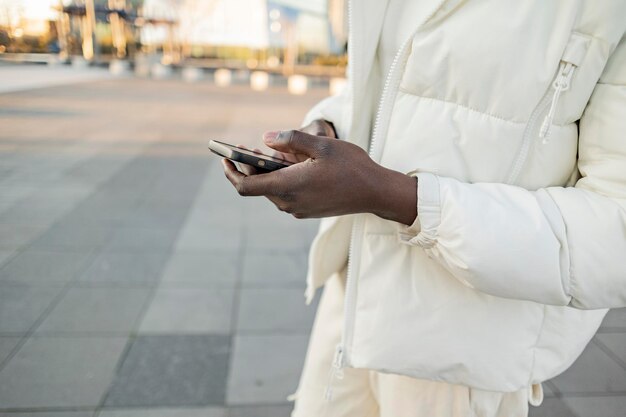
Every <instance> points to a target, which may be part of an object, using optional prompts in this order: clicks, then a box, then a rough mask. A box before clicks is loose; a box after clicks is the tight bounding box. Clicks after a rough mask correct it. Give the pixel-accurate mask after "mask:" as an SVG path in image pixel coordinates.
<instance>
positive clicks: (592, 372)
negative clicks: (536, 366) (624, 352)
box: [552, 343, 626, 395]
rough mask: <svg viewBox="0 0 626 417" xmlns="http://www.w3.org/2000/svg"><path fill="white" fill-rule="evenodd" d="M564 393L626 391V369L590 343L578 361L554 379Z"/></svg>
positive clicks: (557, 386)
mask: <svg viewBox="0 0 626 417" xmlns="http://www.w3.org/2000/svg"><path fill="white" fill-rule="evenodd" d="M552 382H553V383H554V385H555V386H556V388H557V389H558V390H559V391H560V392H561V393H563V394H565V395H568V394H576V393H603V392H622V393H624V392H626V370H625V369H623V368H622V367H621V366H620V365H619V364H618V363H617V362H615V361H614V360H613V359H611V358H610V357H608V356H607V355H606V353H604V352H603V351H602V350H601V349H600V348H599V347H598V346H597V345H595V344H594V343H590V344H589V345H588V346H587V348H586V349H585V351H584V352H583V353H582V355H581V356H580V357H579V358H578V360H576V362H575V363H574V364H573V365H572V366H571V367H570V368H569V369H568V370H567V371H565V372H564V373H563V374H561V375H559V376H558V377H556V378H554V379H553V380H552Z"/></svg>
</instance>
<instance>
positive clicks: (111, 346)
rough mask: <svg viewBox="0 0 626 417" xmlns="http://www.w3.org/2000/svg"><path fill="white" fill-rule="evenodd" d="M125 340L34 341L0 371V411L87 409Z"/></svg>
mask: <svg viewBox="0 0 626 417" xmlns="http://www.w3.org/2000/svg"><path fill="white" fill-rule="evenodd" d="M125 344H126V338H112V337H109V338H61V337H34V338H30V339H28V341H27V342H26V343H25V344H24V346H22V347H21V348H20V350H19V351H18V352H17V354H16V355H15V356H14V357H13V359H11V361H9V363H8V364H7V366H6V367H5V368H4V369H3V370H2V371H0V404H2V407H3V408H5V409H6V408H39V407H50V408H52V407H90V406H91V407H93V406H97V405H98V404H99V402H100V399H101V397H102V395H103V394H104V392H105V390H106V388H107V386H108V385H109V383H110V382H111V380H112V378H113V375H114V370H115V366H116V364H117V361H118V359H119V356H120V354H121V353H122V350H123V348H124V346H125Z"/></svg>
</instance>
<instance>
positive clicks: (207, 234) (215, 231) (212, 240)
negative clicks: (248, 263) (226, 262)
mask: <svg viewBox="0 0 626 417" xmlns="http://www.w3.org/2000/svg"><path fill="white" fill-rule="evenodd" d="M241 243H242V226H241V224H239V223H234V224H226V223H217V222H216V223H215V224H213V225H212V226H211V227H209V228H199V227H197V226H196V225H194V224H191V223H187V224H185V226H184V227H183V228H182V229H181V232H180V235H179V236H178V239H177V241H176V244H175V246H174V247H175V250H180V251H212V250H217V251H232V252H235V251H237V250H238V249H239V248H240V245H241Z"/></svg>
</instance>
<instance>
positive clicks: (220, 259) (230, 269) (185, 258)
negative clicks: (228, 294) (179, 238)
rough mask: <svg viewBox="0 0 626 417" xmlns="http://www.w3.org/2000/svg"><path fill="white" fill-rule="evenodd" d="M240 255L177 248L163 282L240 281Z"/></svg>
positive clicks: (204, 284) (217, 284)
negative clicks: (238, 276)
mask: <svg viewBox="0 0 626 417" xmlns="http://www.w3.org/2000/svg"><path fill="white" fill-rule="evenodd" d="M239 263H240V262H239V260H238V255H237V254H236V253H233V252H215V251H213V252H207V251H204V252H188V251H176V252H173V253H172V254H171V256H170V258H169V260H168V262H167V266H166V267H165V271H164V272H163V278H162V281H161V284H162V285H163V286H167V287H176V286H181V287H186V286H200V287H224V288H232V287H234V286H235V284H236V283H237V271H238V269H239Z"/></svg>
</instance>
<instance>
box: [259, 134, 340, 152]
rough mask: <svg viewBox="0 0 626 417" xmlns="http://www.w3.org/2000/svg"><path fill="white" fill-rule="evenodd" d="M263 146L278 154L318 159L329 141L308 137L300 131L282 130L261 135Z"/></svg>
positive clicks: (317, 137)
mask: <svg viewBox="0 0 626 417" xmlns="http://www.w3.org/2000/svg"><path fill="white" fill-rule="evenodd" d="M263 140H264V141H265V144H266V145H267V146H269V147H270V148H272V149H275V150H277V151H279V152H285V153H293V154H303V155H306V156H309V157H313V158H315V157H318V156H320V153H321V152H322V150H323V149H324V148H326V147H327V142H328V140H329V139H327V138H323V137H320V136H313V135H309V134H308V133H304V132H302V131H300V130H283V131H281V132H268V133H266V134H265V135H263Z"/></svg>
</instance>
